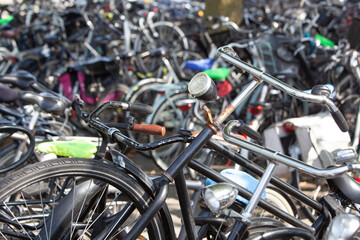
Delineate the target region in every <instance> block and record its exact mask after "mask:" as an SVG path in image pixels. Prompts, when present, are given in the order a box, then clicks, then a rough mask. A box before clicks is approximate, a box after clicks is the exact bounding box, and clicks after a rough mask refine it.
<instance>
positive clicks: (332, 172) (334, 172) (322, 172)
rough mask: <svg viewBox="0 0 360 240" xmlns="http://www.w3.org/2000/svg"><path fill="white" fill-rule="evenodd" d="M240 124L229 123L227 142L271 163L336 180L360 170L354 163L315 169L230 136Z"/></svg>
mask: <svg viewBox="0 0 360 240" xmlns="http://www.w3.org/2000/svg"><path fill="white" fill-rule="evenodd" d="M238 125H239V122H238V121H235V120H232V121H229V122H228V123H227V124H226V126H225V128H224V131H223V137H224V139H225V141H227V142H229V143H231V144H235V145H237V146H239V147H242V148H245V149H248V150H250V151H252V152H255V153H257V154H260V155H262V156H265V157H267V158H268V159H269V160H270V161H274V162H278V163H283V164H285V165H287V166H289V167H292V168H295V169H297V170H299V171H302V172H305V173H307V174H309V175H312V176H315V177H323V178H334V177H337V176H339V175H341V174H343V173H346V172H348V171H351V170H357V171H359V170H360V163H353V164H352V165H351V166H347V165H342V166H339V167H333V168H328V169H319V168H315V167H313V166H310V165H308V164H306V163H304V162H302V161H299V160H298V159H295V158H291V157H289V156H286V155H285V154H282V153H280V152H277V151H274V150H272V149H269V148H266V147H263V146H260V145H257V144H255V143H252V142H248V141H245V140H242V139H240V138H236V137H234V136H231V135H230V132H231V129H232V128H233V127H235V126H238Z"/></svg>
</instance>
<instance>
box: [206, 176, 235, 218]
mask: <svg viewBox="0 0 360 240" xmlns="http://www.w3.org/2000/svg"><path fill="white" fill-rule="evenodd" d="M237 195H238V190H237V189H236V188H235V187H234V186H233V185H231V184H229V183H216V184H213V185H210V186H207V187H205V188H203V189H202V196H203V198H204V201H205V203H206V205H207V206H208V208H209V209H210V211H212V212H213V213H219V212H220V210H222V209H225V208H227V207H229V206H230V205H231V204H233V202H234V201H235V199H236V196H237Z"/></svg>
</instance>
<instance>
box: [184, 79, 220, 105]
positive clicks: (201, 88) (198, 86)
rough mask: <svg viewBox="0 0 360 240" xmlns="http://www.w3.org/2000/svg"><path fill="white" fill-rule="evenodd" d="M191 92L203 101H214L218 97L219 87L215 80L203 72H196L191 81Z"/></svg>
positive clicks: (189, 87) (189, 88)
mask: <svg viewBox="0 0 360 240" xmlns="http://www.w3.org/2000/svg"><path fill="white" fill-rule="evenodd" d="M188 90H189V93H190V94H191V95H192V96H194V97H195V98H197V99H200V100H203V101H214V100H216V98H217V88H216V85H215V83H214V81H213V80H212V79H211V78H210V77H209V76H208V75H207V74H206V73H203V72H200V73H198V74H196V75H195V76H194V77H193V78H192V79H191V80H190V83H189V86H188Z"/></svg>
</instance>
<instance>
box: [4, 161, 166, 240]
mask: <svg viewBox="0 0 360 240" xmlns="http://www.w3.org/2000/svg"><path fill="white" fill-rule="evenodd" d="M67 184H73V185H74V186H76V188H73V189H72V190H70V188H69V187H68V186H67ZM82 185H84V186H83V188H82V189H81V188H79V186H82ZM86 185H88V186H86ZM50 187H52V188H50ZM74 189H76V191H75V190H74ZM94 189H95V190H97V191H98V192H95V193H93V195H91V194H92V192H91V191H95V190H94ZM81 192H83V193H82V194H83V195H81V194H80V193H81ZM88 192H91V193H88ZM79 194H80V195H79ZM65 195H66V196H65ZM90 195H91V197H90ZM28 196H31V199H30V198H28ZM79 196H81V198H79ZM55 197H56V198H55ZM75 199H76V200H77V201H75ZM28 200H31V201H28ZM60 200H61V201H60ZM95 200H100V201H98V202H96V201H95ZM101 200H102V201H103V202H101ZM67 201H68V202H67ZM150 202H151V198H150V197H149V195H148V194H147V193H146V192H145V191H144V189H143V188H142V187H141V186H140V185H139V183H138V182H137V181H136V180H135V179H134V178H132V177H130V176H128V175H127V174H126V173H125V172H124V171H123V170H122V169H121V168H118V167H116V166H114V165H110V164H108V163H104V162H100V161H95V160H90V159H78V158H71V159H70V158H63V159H57V160H51V161H46V162H40V163H36V164H33V165H30V166H27V167H25V168H23V169H21V170H19V171H16V172H14V173H13V174H11V175H9V176H8V177H6V178H4V179H3V181H2V182H1V184H0V206H1V207H0V214H1V220H0V234H1V235H2V236H3V237H5V236H9V237H14V236H15V238H16V236H17V237H18V238H20V237H25V238H31V237H36V236H38V237H39V235H41V236H42V238H41V239H72V238H73V237H76V238H80V239H82V238H85V239H87V238H86V237H89V236H90V237H92V238H95V237H96V236H94V235H95V234H98V235H97V236H98V237H99V236H101V234H103V233H104V232H102V230H104V229H105V228H106V227H107V226H109V222H111V220H113V219H114V218H115V217H116V216H119V215H122V216H124V215H125V214H124V212H126V210H129V209H131V210H133V211H132V212H130V213H129V215H128V218H127V219H126V220H127V221H125V219H124V221H122V223H123V225H122V226H121V227H120V226H118V227H117V228H116V229H117V230H116V231H113V232H112V235H111V236H114V235H119V236H122V235H124V234H126V232H127V231H128V230H130V229H131V226H133V225H132V223H134V222H136V220H137V219H138V217H139V216H141V214H143V213H144V212H145V211H146V209H147V208H148V206H149V203H150ZM66 203H71V204H68V205H66ZM126 204H129V205H126ZM124 205H125V206H127V207H129V208H127V209H125V208H122V209H121V211H117V210H120V208H119V207H123V206H124ZM70 206H72V207H74V209H72V208H71V207H70ZM101 207H102V208H101ZM118 208H119V209H118ZM85 210H87V211H85ZM72 211H74V212H72ZM115 214H116V215H115ZM46 216H47V218H46ZM27 221H29V222H32V224H33V225H31V223H29V224H27ZM97 229H98V230H97ZM99 229H100V230H99ZM50 230H51V231H50ZM84 235H86V237H84ZM144 235H146V237H147V238H148V239H165V236H164V235H165V234H164V229H163V224H162V223H161V221H160V218H159V215H156V216H155V217H154V218H153V219H152V220H151V222H150V223H149V225H148V226H147V228H146V229H145V231H144V232H143V233H142V236H144ZM5 238H6V237H5Z"/></svg>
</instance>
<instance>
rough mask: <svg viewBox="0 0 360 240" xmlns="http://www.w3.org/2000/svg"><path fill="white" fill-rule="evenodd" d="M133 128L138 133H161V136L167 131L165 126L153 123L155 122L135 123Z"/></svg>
mask: <svg viewBox="0 0 360 240" xmlns="http://www.w3.org/2000/svg"><path fill="white" fill-rule="evenodd" d="M132 130H133V131H134V132H138V133H145V134H149V135H160V136H164V135H165V133H166V128H165V127H162V126H159V125H153V124H134V127H133V129H132Z"/></svg>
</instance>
